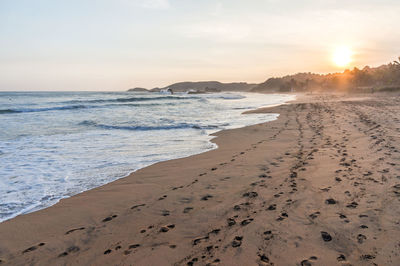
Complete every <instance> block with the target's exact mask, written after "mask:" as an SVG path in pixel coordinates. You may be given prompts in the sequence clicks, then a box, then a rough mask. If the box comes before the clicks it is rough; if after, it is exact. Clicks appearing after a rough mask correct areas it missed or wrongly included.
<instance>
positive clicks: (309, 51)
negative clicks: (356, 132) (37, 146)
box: [0, 0, 400, 91]
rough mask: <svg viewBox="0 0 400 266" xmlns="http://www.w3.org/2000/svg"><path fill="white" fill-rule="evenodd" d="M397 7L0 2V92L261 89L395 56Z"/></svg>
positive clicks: (386, 0) (305, 1) (274, 0)
mask: <svg viewBox="0 0 400 266" xmlns="http://www.w3.org/2000/svg"><path fill="white" fill-rule="evenodd" d="M399 25H400V1H399V0H352V1H348V0H347V1H342V0H336V1H334V0H324V1H321V0H292V1H289V0H201V1H200V0H57V1H55V0H0V36H1V37H0V90H3V91H10V90H24V91H25V90H107V91H110V90H126V89H128V88H133V87H145V88H154V87H164V86H167V85H169V84H171V83H174V82H179V81H201V80H203V81H204V80H218V81H221V82H238V81H245V82H251V83H260V82H263V81H265V80H266V79H268V78H269V77H272V76H282V75H287V74H293V73H297V72H315V73H329V72H338V71H343V70H344V67H339V66H337V65H335V64H334V63H333V60H332V54H333V53H334V50H335V49H336V48H337V47H341V46H345V47H348V48H349V49H351V51H352V53H353V54H352V62H351V63H350V64H349V65H348V66H346V68H352V67H359V68H362V67H364V66H365V65H369V66H378V65H381V64H385V63H388V62H390V61H393V60H394V59H396V58H397V56H400V31H399V30H398V26H399Z"/></svg>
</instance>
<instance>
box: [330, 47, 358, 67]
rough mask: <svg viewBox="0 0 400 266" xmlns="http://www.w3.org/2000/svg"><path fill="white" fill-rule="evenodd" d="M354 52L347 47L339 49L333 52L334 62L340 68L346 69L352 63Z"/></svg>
mask: <svg viewBox="0 0 400 266" xmlns="http://www.w3.org/2000/svg"><path fill="white" fill-rule="evenodd" d="M352 54H353V53H352V51H351V50H350V48H348V47H346V46H341V47H337V48H336V49H335V51H334V52H333V56H332V59H333V62H334V63H335V64H336V65H337V66H339V67H345V66H347V65H348V64H349V63H350V62H351V56H352Z"/></svg>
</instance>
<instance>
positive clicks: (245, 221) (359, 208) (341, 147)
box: [0, 95, 400, 265]
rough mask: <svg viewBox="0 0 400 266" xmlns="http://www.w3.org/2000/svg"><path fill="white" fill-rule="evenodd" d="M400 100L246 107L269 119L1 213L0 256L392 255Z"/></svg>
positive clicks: (239, 261) (327, 98)
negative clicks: (37, 205) (39, 206)
mask: <svg viewBox="0 0 400 266" xmlns="http://www.w3.org/2000/svg"><path fill="white" fill-rule="evenodd" d="M371 96H372V97H371ZM399 101H400V97H399V96H396V95H368V96H357V97H356V96H340V95H311V96H300V97H299V98H298V100H297V101H295V102H293V103H290V104H286V105H281V106H277V107H272V108H266V109H261V110H257V112H271V113H279V114H280V117H279V119H278V120H276V121H273V122H268V123H263V124H259V125H254V126H249V127H245V128H241V129H234V130H227V131H222V132H219V133H217V134H216V135H217V138H215V139H214V141H215V142H216V143H217V144H218V146H219V148H218V149H216V150H213V151H209V152H206V153H203V154H199V155H195V156H191V157H188V158H184V159H178V160H171V161H167V162H162V163H158V164H155V165H153V166H150V167H147V168H144V169H141V170H139V171H137V172H135V173H133V174H131V175H129V176H128V177H126V178H123V179H120V180H117V181H115V182H113V183H110V184H107V185H105V186H102V187H99V188H96V189H93V190H90V191H87V192H84V193H81V194H79V195H76V196H73V197H71V198H68V199H64V200H62V201H61V202H59V203H58V204H56V205H54V206H52V207H50V208H47V209H45V210H41V211H38V212H34V213H30V214H27V215H23V216H19V217H16V218H14V219H12V220H9V221H6V222H4V223H1V224H0V260H1V263H0V264H1V265H27V264H36V265H350V264H351V265H400V207H399V206H400V145H399V144H400V139H399V136H400V105H399Z"/></svg>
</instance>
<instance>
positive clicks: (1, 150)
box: [0, 92, 294, 222]
mask: <svg viewBox="0 0 400 266" xmlns="http://www.w3.org/2000/svg"><path fill="white" fill-rule="evenodd" d="M292 99H294V96H292V95H279V94H273V95H266V94H255V93H242V92H240V93H237V92H231V93H214V94H185V93H182V94H174V95H169V94H162V93H147V92H144V93H137V92H0V222H1V221H5V220H7V219H10V218H13V217H15V216H17V215H20V214H24V213H29V212H32V211H35V210H39V209H43V208H46V207H48V206H51V205H53V204H55V203H56V202H58V201H59V200H60V199H62V198H66V197H70V196H72V195H75V194H77V193H80V192H83V191H86V190H89V189H92V188H95V187H98V186H101V185H104V184H106V183H109V182H112V181H114V180H116V179H119V178H122V177H124V176H127V175H128V174H129V173H131V172H134V171H135V170H137V169H140V168H143V167H145V166H149V165H151V164H154V163H156V162H160V161H165V160H170V159H176V158H182V157H186V156H189V155H193V154H198V153H201V152H204V151H208V150H211V149H215V148H216V145H215V144H214V143H212V142H210V140H211V139H212V136H210V134H212V133H214V132H217V131H220V130H223V129H231V128H239V127H243V126H247V125H252V124H258V123H262V122H266V121H272V120H275V119H276V118H277V117H278V114H246V115H243V114H242V113H243V112H244V111H247V110H251V109H255V108H259V107H263V106H270V105H277V104H282V103H284V102H286V101H289V100H292Z"/></svg>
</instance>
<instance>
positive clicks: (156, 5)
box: [140, 0, 170, 9]
mask: <svg viewBox="0 0 400 266" xmlns="http://www.w3.org/2000/svg"><path fill="white" fill-rule="evenodd" d="M140 6H141V7H143V8H149V9H167V8H169V7H170V3H169V1H168V0H140Z"/></svg>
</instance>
